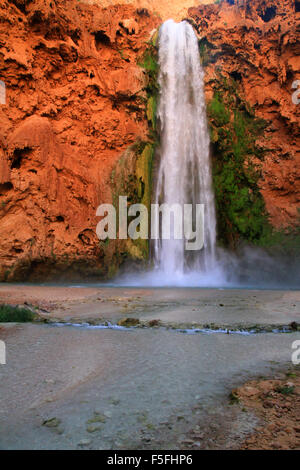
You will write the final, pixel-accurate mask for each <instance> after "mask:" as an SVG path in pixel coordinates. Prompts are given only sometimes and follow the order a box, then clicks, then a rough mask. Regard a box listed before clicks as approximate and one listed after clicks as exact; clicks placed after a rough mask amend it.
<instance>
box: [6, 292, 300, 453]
mask: <svg viewBox="0 0 300 470" xmlns="http://www.w3.org/2000/svg"><path fill="white" fill-rule="evenodd" d="M299 297H300V293H299V292H296V291H253V290H252V291H250V290H249V291H247V290H231V291H224V290H217V289H203V290H201V289H132V288H100V287H99V288H98V287H97V288H70V287H49V286H43V287H38V286H17V285H1V286H0V303H2V302H7V303H10V304H24V302H27V303H28V304H31V305H33V306H38V307H39V309H40V310H39V312H40V314H42V315H43V316H45V318H47V319H48V321H49V320H51V321H52V320H59V321H60V322H64V321H70V320H74V319H77V320H78V321H79V322H86V321H87V320H94V322H95V323H103V321H104V319H106V320H109V321H111V322H112V323H117V321H119V320H122V319H124V318H132V317H135V318H140V319H141V321H145V322H146V323H147V322H149V321H151V320H153V319H160V320H161V323H159V325H168V324H171V325H172V326H173V329H172V328H171V329H168V328H165V327H164V326H158V327H155V328H131V329H124V330H116V329H110V328H105V329H101V328H99V327H94V326H91V327H88V326H84V325H81V326H68V325H66V324H63V323H62V326H56V325H55V324H53V323H52V324H51V323H48V324H44V323H36V324H2V325H1V328H0V339H2V340H4V341H5V343H6V349H7V363H6V365H3V366H0V448H1V449H31V448H33V449H81V448H84V449H239V448H247V447H248V448H260V447H264V446H266V445H267V440H268V436H267V434H266V436H265V437H263V438H260V437H261V436H262V434H259V433H261V431H259V427H262V426H264V424H263V423H264V420H267V421H268V420H270V422H271V423H273V424H274V423H275V428H274V429H273V431H272V430H269V431H270V432H273V434H274V435H275V437H274V438H273V440H271V439H269V440H270V442H272V446H273V447H272V448H286V447H288V448H297V446H298V447H299V444H298V441H297V438H298V434H297V430H296V429H295V428H297V426H298V425H297V421H291V419H292V415H293V414H295V419H296V418H297V419H298V407H299V402H298V401H297V400H298V382H297V385H296V384H295V385H296V388H295V392H296V393H292V394H289V395H287V396H286V395H284V394H282V393H277V392H276V390H275V391H274V387H275V388H276V386H277V383H278V382H276V383H275V382H274V385H272V387H273V388H272V389H271V393H275V395H276V394H277V395H276V396H271V397H269V396H263V395H261V394H262V393H265V392H262V390H261V388H260V386H259V385H256V384H257V383H258V382H261V381H262V380H263V381H268V380H271V379H274V377H276V380H277V381H278V380H279V381H280V380H285V381H287V380H289V381H294V377H293V376H291V377H289V378H288V377H286V376H285V375H282V371H284V374H285V372H287V371H288V370H289V369H291V367H292V363H291V353H292V344H293V342H294V341H295V340H297V339H300V334H299V332H297V331H295V332H291V333H272V332H269V333H268V332H267V333H262V332H260V333H257V334H251V335H242V334H233V333H232V334H224V333H213V334H204V333H197V334H184V333H182V332H180V331H179V330H178V329H174V327H178V326H180V325H191V326H195V325H198V324H199V325H203V324H205V322H208V323H209V324H211V323H215V324H216V325H224V324H226V325H228V327H229V328H232V327H234V326H239V327H241V326H244V327H245V326H247V325H253V324H257V325H258V326H261V327H263V328H265V327H267V326H268V325H275V326H276V325H277V326H279V325H286V324H289V323H290V322H292V321H294V322H295V321H299V313H298V312H299V311H300V309H299ZM45 310H46V311H45ZM146 323H145V324H146ZM296 372H297V371H296ZM291 373H292V374H293V373H294V372H291ZM249 380H250V381H251V383H250V385H249V384H248V382H249ZM253 380H254V381H255V382H252V381H253ZM245 383H247V384H246V386H245V387H250V389H251V387H253V386H254V388H255V390H256V392H255V394H254V395H252V396H251V395H250V396H248V397H247V395H246V394H245V390H246V389H243V384H245ZM253 384H255V385H253ZM241 387H242V388H241ZM237 388H238V389H239V392H238V393H239V395H238V396H239V400H238V401H237V402H235V403H234V404H232V403H231V401H230V399H229V396H230V393H231V391H232V390H233V389H234V390H235V389H237ZM243 390H244V391H243ZM268 393H270V392H269V391H268ZM251 400H252V401H251ZM268 400H279V401H278V403H277V402H276V403H275V404H274V406H273V412H272V413H273V414H272V416H271V415H265V414H264V413H265V412H266V413H267V412H268V413H269V412H270V410H272V408H271V407H270V409H269V408H265V406H264V405H265V402H266V401H267V402H268ZM253 403H255V406H253ZM277 405H278V406H279V409H278V408H276V406H277ZM293 412H294V413H293ZM278 414H279V415H280V414H281V415H282V416H283V417H284V416H285V415H286V421H281V419H282V416H281V417H280V416H278ZM295 423H296V424H295ZM257 428H258V431H257ZM288 428H289V429H290V430H291V431H290V436H292V438H291V440H287V439H286V436H285V438H282V434H281V433H282V432H284V433H288V432H289V431H288V430H286V429H288ZM255 436H256V437H255ZM257 436H258V437H257ZM251 439H252V440H251ZM273 441H274V442H273ZM270 445H271V444H270ZM276 446H277V447H276Z"/></svg>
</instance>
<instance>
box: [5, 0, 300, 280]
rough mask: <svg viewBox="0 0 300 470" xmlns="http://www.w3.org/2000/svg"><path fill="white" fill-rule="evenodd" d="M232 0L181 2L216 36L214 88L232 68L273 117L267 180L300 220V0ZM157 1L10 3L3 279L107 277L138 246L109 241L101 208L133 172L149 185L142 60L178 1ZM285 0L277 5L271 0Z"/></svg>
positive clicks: (277, 215)
mask: <svg viewBox="0 0 300 470" xmlns="http://www.w3.org/2000/svg"><path fill="white" fill-rule="evenodd" d="M149 1H150V0H149ZM95 3H97V4H95ZM125 3H129V2H125ZM175 3H176V2H175ZM177 3H178V5H179V3H180V5H181V6H182V4H183V2H177ZM188 3H189V5H193V4H194V2H193V1H191V2H186V4H188ZM197 3H199V2H197ZM231 3H232V2H231V1H230V2H226V1H224V2H223V3H221V4H220V5H200V6H197V7H192V8H190V9H189V10H188V13H187V10H186V9H185V10H184V13H182V14H183V15H184V17H185V16H187V17H188V19H189V21H190V22H191V23H192V24H193V25H194V27H195V29H196V30H197V33H198V35H199V39H200V43H201V42H202V41H204V43H205V44H206V54H207V64H206V93H207V100H208V101H209V100H210V99H211V97H212V95H213V90H214V86H215V83H216V81H217V74H218V73H219V72H221V73H222V74H223V75H224V76H228V77H232V78H234V80H235V81H236V82H238V86H239V88H240V90H241V93H242V94H243V96H244V98H245V100H247V101H248V102H249V103H250V104H251V106H252V107H253V108H254V110H255V112H256V114H257V115H258V116H261V117H263V118H264V119H266V120H267V121H268V122H269V124H268V127H267V129H266V132H265V134H264V136H263V137H262V139H261V142H259V144H260V145H261V146H263V147H264V148H266V149H267V153H266V156H265V161H264V163H263V176H262V178H261V180H260V187H261V192H262V194H263V197H264V199H265V202H266V206H267V209H268V212H269V214H270V216H271V220H272V223H273V224H274V225H275V226H278V227H279V226H282V225H290V224H295V223H296V220H297V206H299V186H300V185H299V107H300V105H299V106H296V105H295V104H293V102H292V99H291V95H292V91H293V90H292V89H291V86H292V82H293V81H294V80H296V79H300V76H299V75H297V74H299V43H298V42H297V34H298V36H299V13H296V12H295V8H296V6H295V5H296V4H297V3H298V2H294V1H287V0H285V1H284V2H281V3H280V5H278V4H277V2H272V1H268V2H264V1H263V0H255V1H254V0H251V1H250V0H249V1H244V2H242V1H239V2H238V3H239V5H231ZM151 4H153V6H152V7H151V9H150V7H149V5H147V6H148V7H149V10H148V9H147V8H146V7H144V2H138V1H137V2H134V3H133V4H126V5H110V6H107V7H103V2H100V1H99V2H96V1H95V2H86V3H80V2H78V1H76V0H56V1H54V0H53V1H47V0H14V1H13V0H11V1H9V0H3V1H2V2H1V5H0V70H1V75H0V79H1V80H3V81H4V82H5V84H6V92H7V99H6V105H3V104H2V105H0V123H1V128H0V239H1V244H0V280H21V279H22V280H23V279H25V280H26V279H40V278H42V279H48V278H49V279H50V278H51V279H52V278H54V279H58V278H59V277H68V278H70V277H72V276H73V277H74V278H77V277H82V278H87V277H90V276H97V277H100V276H107V275H111V274H113V273H114V267H115V265H117V264H120V263H121V262H122V259H125V258H126V257H127V251H126V250H127V248H128V247H124V246H123V247H122V248H121V250H119V255H120V257H119V259H117V260H116V259H115V258H114V254H115V251H116V246H115V245H113V244H111V245H110V246H106V244H104V243H101V242H99V240H98V239H97V237H96V232H95V228H96V225H97V222H98V220H99V219H98V218H97V217H96V216H95V214H96V208H97V206H98V205H99V204H101V203H103V202H105V203H107V202H111V201H113V198H114V192H115V188H116V187H120V186H122V185H121V183H122V181H123V178H127V179H129V180H130V176H131V175H132V173H133V172H135V174H136V177H137V178H138V179H139V180H141V184H142V183H143V185H144V182H143V181H142V179H143V173H142V171H144V170H142V168H144V169H145V168H146V167H147V165H148V163H147V161H148V160H147V158H148V157H147V155H146V154H147V152H148V153H149V152H150V150H149V148H148V146H147V145H148V144H147V142H148V141H149V120H150V121H151V116H148V119H147V94H146V90H145V88H146V86H147V76H146V74H145V71H144V69H143V68H142V67H141V66H139V65H138V64H139V63H140V62H142V60H143V59H142V58H143V54H144V52H145V50H146V48H147V47H148V44H147V42H149V40H150V38H151V37H152V36H153V32H154V31H155V29H156V28H157V27H158V26H159V25H160V24H161V21H162V20H161V18H160V17H159V15H158V14H157V13H155V11H158V13H160V14H161V16H162V17H163V18H165V17H167V16H166V15H167V13H168V7H167V2H156V3H155V2H154V1H153V2H151ZM105 5H107V3H106V4H105ZM155 5H157V8H156V9H155V10H154V7H155ZM150 6H151V5H150ZM160 6H161V8H162V10H161V12H160ZM185 6H186V5H185V4H184V7H185ZM272 6H275V7H276V11H275V15H274V10H267V9H268V8H270V7H272ZM178 8H179V7H178ZM153 12H154V13H153ZM266 12H267V13H266ZM180 15H181V14H180ZM180 15H179V16H178V18H180ZM141 142H142V143H143V145H142V150H141V155H142V158H141V162H140V166H139V167H138V168H135V161H134V155H135V153H136V149H137V148H140V147H141ZM145 152H146V153H145ZM120 162H122V171H121V170H120V165H121V163H120ZM145 162H146V163H145ZM126 184H127V183H126ZM147 197H148V198H149V195H147ZM128 250H129V251H130V249H129V248H128ZM131 251H132V250H131ZM133 251H134V250H133ZM131 254H132V257H133V258H137V259H138V258H140V253H139V252H137V253H134V252H133V253H131Z"/></svg>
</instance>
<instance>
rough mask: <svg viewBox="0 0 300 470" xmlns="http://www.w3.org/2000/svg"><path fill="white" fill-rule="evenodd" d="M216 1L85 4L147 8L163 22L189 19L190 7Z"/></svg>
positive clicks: (137, 0) (92, 1)
mask: <svg viewBox="0 0 300 470" xmlns="http://www.w3.org/2000/svg"><path fill="white" fill-rule="evenodd" d="M214 1H215V0H118V1H117V2H116V0H85V3H90V4H98V5H101V6H109V5H113V4H114V3H119V4H121V5H129V4H131V5H134V6H135V7H136V8H141V9H142V8H147V9H148V10H149V12H151V13H154V14H159V16H160V17H161V19H162V20H163V21H165V20H168V19H170V18H172V19H174V20H176V21H181V20H182V19H183V18H186V17H187V14H188V9H189V8H190V7H194V6H198V5H199V4H203V5H209V4H212V3H214Z"/></svg>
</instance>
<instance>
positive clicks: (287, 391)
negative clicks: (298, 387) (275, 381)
mask: <svg viewBox="0 0 300 470" xmlns="http://www.w3.org/2000/svg"><path fill="white" fill-rule="evenodd" d="M276 392H278V393H281V394H282V395H292V394H293V393H294V392H295V386H294V385H292V386H289V385H282V386H279V387H277V388H276Z"/></svg>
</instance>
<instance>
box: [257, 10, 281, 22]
mask: <svg viewBox="0 0 300 470" xmlns="http://www.w3.org/2000/svg"><path fill="white" fill-rule="evenodd" d="M276 11H277V9H276V7H275V6H271V7H268V8H266V9H265V12H264V13H261V14H260V15H259V16H260V17H261V19H262V20H263V21H264V22H265V23H268V22H269V21H271V20H273V18H275V16H276Z"/></svg>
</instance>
